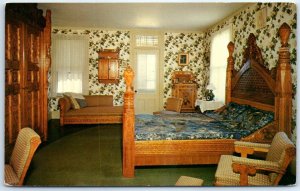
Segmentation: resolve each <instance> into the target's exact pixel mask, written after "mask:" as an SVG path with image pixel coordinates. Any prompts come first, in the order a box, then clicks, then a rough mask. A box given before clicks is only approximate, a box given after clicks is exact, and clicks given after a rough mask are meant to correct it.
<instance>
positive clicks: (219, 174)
mask: <svg viewBox="0 0 300 191" xmlns="http://www.w3.org/2000/svg"><path fill="white" fill-rule="evenodd" d="M235 151H236V152H239V153H241V156H242V157H235V156H231V155H222V156H221V158H220V161H219V164H218V167H217V171H216V174H215V185H216V186H239V185H241V186H247V185H249V186H273V185H278V183H279V181H280V179H281V178H282V176H283V175H284V174H285V171H286V169H287V167H288V165H289V164H290V162H291V161H292V160H293V158H294V157H295V155H296V148H295V145H294V144H293V143H292V142H291V141H290V140H289V138H288V137H287V135H286V134H285V133H284V132H278V133H277V134H276V135H275V137H274V139H273V140H272V143H271V144H261V143H251V142H242V141H236V142H235ZM257 151H258V152H266V153H267V155H266V159H265V160H258V159H249V158H245V157H247V155H248V154H253V153H254V152H257Z"/></svg>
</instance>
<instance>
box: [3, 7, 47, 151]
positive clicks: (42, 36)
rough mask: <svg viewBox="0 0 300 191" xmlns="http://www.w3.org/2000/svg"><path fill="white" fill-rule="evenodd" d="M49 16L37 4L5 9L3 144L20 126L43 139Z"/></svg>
mask: <svg viewBox="0 0 300 191" xmlns="http://www.w3.org/2000/svg"><path fill="white" fill-rule="evenodd" d="M50 17H51V12H50V11H49V12H48V11H47V14H46V18H45V17H43V15H42V11H41V10H38V9H37V4H32V3H27V4H25V3H24V4H22V3H12V4H7V5H6V10H5V145H6V146H9V145H10V144H13V143H14V142H15V140H16V138H17V135H18V133H19V131H20V129H21V128H24V127H31V128H32V129H34V130H35V131H36V132H37V133H38V134H39V135H40V136H41V137H42V139H44V140H46V139H47V123H48V119H47V115H48V113H47V105H48V103H47V91H48V69H49V66H50V54H49V52H50V51H49V48H50V34H51V26H50Z"/></svg>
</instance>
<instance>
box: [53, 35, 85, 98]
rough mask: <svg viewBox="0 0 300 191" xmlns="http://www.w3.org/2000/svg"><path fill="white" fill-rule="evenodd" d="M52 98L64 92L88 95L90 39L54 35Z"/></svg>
mask: <svg viewBox="0 0 300 191" xmlns="http://www.w3.org/2000/svg"><path fill="white" fill-rule="evenodd" d="M51 76H52V89H51V93H52V96H56V95H57V94H60V93H63V92H74V93H88V39H87V38H86V37H85V36H78V35H77V36H74V35H68V36H67V35H54V36H53V40H52V66H51Z"/></svg>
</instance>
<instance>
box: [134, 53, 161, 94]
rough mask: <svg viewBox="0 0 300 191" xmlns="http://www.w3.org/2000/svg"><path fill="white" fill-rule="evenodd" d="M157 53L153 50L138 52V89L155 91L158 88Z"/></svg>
mask: <svg viewBox="0 0 300 191" xmlns="http://www.w3.org/2000/svg"><path fill="white" fill-rule="evenodd" d="M156 67H157V54H156V53H153V52H146V51H143V52H138V53H137V79H138V80H137V90H138V91H141V92H146V91H147V92H153V91H155V90H156V70H157V69H156Z"/></svg>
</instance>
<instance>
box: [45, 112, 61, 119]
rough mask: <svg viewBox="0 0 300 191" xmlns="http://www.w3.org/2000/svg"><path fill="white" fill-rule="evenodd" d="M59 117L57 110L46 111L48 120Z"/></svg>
mask: <svg viewBox="0 0 300 191" xmlns="http://www.w3.org/2000/svg"><path fill="white" fill-rule="evenodd" d="M50 119H59V111H51V112H49V113H48V120H50Z"/></svg>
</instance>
